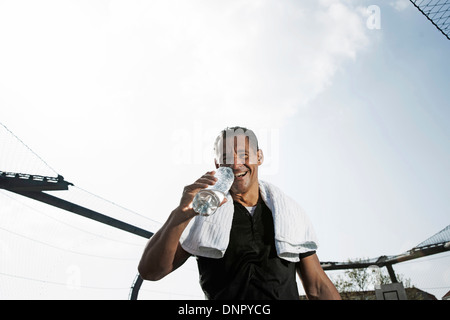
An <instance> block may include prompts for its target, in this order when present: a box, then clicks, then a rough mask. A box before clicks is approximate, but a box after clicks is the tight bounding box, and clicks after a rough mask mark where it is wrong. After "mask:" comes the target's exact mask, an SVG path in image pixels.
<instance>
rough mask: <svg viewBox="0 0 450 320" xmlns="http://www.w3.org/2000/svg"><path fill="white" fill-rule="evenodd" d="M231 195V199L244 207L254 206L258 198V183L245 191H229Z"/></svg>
mask: <svg viewBox="0 0 450 320" xmlns="http://www.w3.org/2000/svg"><path fill="white" fill-rule="evenodd" d="M231 196H232V197H233V201H237V202H239V203H240V204H242V205H243V206H244V207H253V206H256V204H257V203H258V200H259V185H256V187H255V188H251V189H250V190H248V191H247V192H245V193H233V192H231Z"/></svg>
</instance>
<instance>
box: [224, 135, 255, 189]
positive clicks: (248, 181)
mask: <svg viewBox="0 0 450 320" xmlns="http://www.w3.org/2000/svg"><path fill="white" fill-rule="evenodd" d="M244 137H245V136H241V137H236V136H234V137H233V136H231V137H227V138H226V139H225V140H224V141H223V147H222V152H220V153H219V154H218V159H216V167H219V166H226V167H230V168H232V169H233V172H234V182H233V185H232V186H231V192H232V193H235V194H243V193H246V192H247V191H248V190H249V189H250V188H251V187H252V186H254V185H255V184H256V185H258V166H259V165H260V164H261V163H262V151H261V150H259V151H257V150H256V149H257V147H256V146H255V145H252V146H249V143H248V142H249V139H248V137H246V139H244ZM217 162H218V163H217Z"/></svg>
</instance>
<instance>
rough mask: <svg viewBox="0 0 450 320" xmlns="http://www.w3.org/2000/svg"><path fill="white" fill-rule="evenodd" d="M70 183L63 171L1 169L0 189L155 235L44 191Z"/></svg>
mask: <svg viewBox="0 0 450 320" xmlns="http://www.w3.org/2000/svg"><path fill="white" fill-rule="evenodd" d="M69 186H73V184H72V183H70V182H67V181H65V180H64V177H63V176H61V175H58V177H56V178H55V177H46V176H39V175H31V174H23V173H15V172H5V171H0V189H5V190H8V191H10V192H14V193H17V194H19V195H21V196H24V197H28V198H31V199H34V200H37V201H40V202H43V203H46V204H48V205H51V206H54V207H57V208H60V209H63V210H66V211H69V212H72V213H75V214H78V215H81V216H83V217H86V218H89V219H92V220H95V221H98V222H100V223H104V224H107V225H109V226H111V227H114V228H117V229H120V230H123V231H127V232H130V233H133V234H135V235H138V236H141V237H144V238H146V239H149V238H150V237H151V236H153V232H150V231H147V230H144V229H141V228H139V227H136V226H133V225H131V224H129V223H126V222H123V221H120V220H117V219H114V218H111V217H109V216H107V215H105V214H102V213H99V212H97V211H94V210H91V209H88V208H85V207H83V206H80V205H78V204H75V203H72V202H70V201H66V200H64V199H61V198H58V197H55V196H53V195H50V194H48V193H45V191H58V190H59V191H64V190H68V189H69ZM142 282H143V279H142V278H141V277H140V276H139V274H138V275H137V276H136V278H135V280H134V283H133V285H132V288H131V294H130V299H132V300H136V299H137V296H138V293H139V289H140V287H141V285H142Z"/></svg>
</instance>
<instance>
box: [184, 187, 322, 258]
mask: <svg viewBox="0 0 450 320" xmlns="http://www.w3.org/2000/svg"><path fill="white" fill-rule="evenodd" d="M259 189H260V194H261V198H262V199H263V201H264V202H265V203H266V205H267V206H268V207H269V209H270V210H271V211H272V216H273V223H274V229H275V230H274V231H275V247H276V250H277V254H278V256H279V257H280V258H282V259H285V260H288V261H292V262H298V261H299V260H300V259H299V254H300V253H303V252H307V251H312V250H316V249H317V247H318V242H317V238H316V235H315V233H314V229H313V227H312V224H311V222H310V220H309V218H308V216H307V215H306V213H305V212H304V211H303V209H302V208H301V207H300V206H299V205H298V204H297V203H296V202H295V201H294V200H293V199H291V198H290V197H288V196H287V195H285V194H284V193H283V192H282V191H281V190H280V189H279V188H277V187H275V186H274V185H272V184H270V183H268V182H264V181H259ZM227 199H228V201H227V202H226V203H225V204H223V205H222V206H221V207H219V208H218V209H217V211H216V212H215V213H214V214H213V215H211V216H207V217H205V216H196V217H195V218H194V219H192V220H191V222H190V223H189V225H188V227H187V228H186V230H184V232H183V234H182V236H181V239H180V243H181V246H182V247H183V249H184V250H186V251H187V252H189V253H190V254H192V255H195V256H202V257H208V258H216V259H219V258H222V257H223V255H224V254H225V251H226V249H227V247H228V242H229V240H230V231H231V225H232V222H233V214H234V205H233V199H232V197H231V195H230V194H229V193H228V195H227Z"/></svg>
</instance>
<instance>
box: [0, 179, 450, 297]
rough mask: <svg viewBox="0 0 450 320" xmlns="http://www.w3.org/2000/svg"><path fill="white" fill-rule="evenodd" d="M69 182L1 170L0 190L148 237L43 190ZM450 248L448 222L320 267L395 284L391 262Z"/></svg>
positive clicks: (136, 285) (135, 288) (135, 287)
mask: <svg viewBox="0 0 450 320" xmlns="http://www.w3.org/2000/svg"><path fill="white" fill-rule="evenodd" d="M69 186H73V184H72V183H70V182H67V181H65V180H64V177H62V176H61V175H58V176H57V177H46V176H39V175H30V174H22V173H14V172H4V171H0V189H5V190H8V191H10V192H14V193H16V194H19V195H22V196H24V197H28V198H31V199H34V200H37V201H40V202H44V203H46V204H48V205H51V206H55V207H57V208H60V209H63V210H66V211H69V212H72V213H75V214H78V215H81V216H84V217H86V218H89V219H92V220H95V221H98V222H100V223H104V224H107V225H109V226H112V227H114V228H118V229H120V230H123V231H127V232H130V233H133V234H135V235H138V236H141V237H144V238H146V239H149V238H150V237H152V236H153V233H152V232H150V231H147V230H144V229H141V228H139V227H136V226H133V225H131V224H128V223H126V222H123V221H120V220H117V219H114V218H111V217H109V216H107V215H105V214H102V213H99V212H96V211H94V210H91V209H88V208H85V207H83V206H80V205H77V204H75V203H72V202H69V201H66V200H63V199H61V198H58V197H56V196H53V195H50V194H48V193H46V192H45V191H57V190H60V191H64V190H68V189H69ZM449 250H450V225H449V226H447V227H446V228H444V229H443V230H441V231H440V232H438V233H437V234H435V235H433V236H432V237H430V238H428V239H427V240H425V241H423V242H422V243H420V244H419V245H417V246H416V247H414V248H412V249H411V250H409V251H407V252H405V253H402V254H399V255H395V256H380V257H378V258H373V259H367V260H360V261H356V262H351V261H349V262H321V263H320V264H321V266H322V268H323V269H324V270H325V271H328V270H344V269H356V268H368V267H370V266H378V267H386V268H387V270H388V273H389V276H390V278H391V281H392V283H397V282H398V280H397V277H396V275H395V272H394V269H393V267H392V266H393V265H394V264H396V263H400V262H404V261H408V260H412V259H416V258H421V257H425V256H429V255H433V254H437V253H442V252H445V251H449ZM142 283H143V279H142V277H141V276H140V275H139V274H137V275H136V277H135V279H134V281H133V284H132V286H131V291H130V295H129V299H130V300H136V299H137V298H138V294H139V290H140V288H141V286H142Z"/></svg>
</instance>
